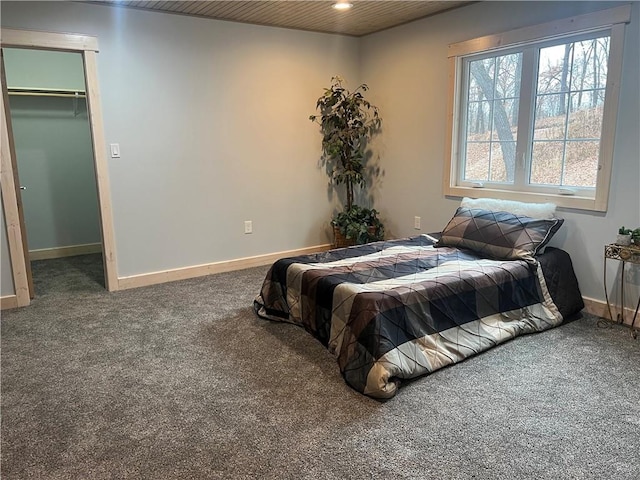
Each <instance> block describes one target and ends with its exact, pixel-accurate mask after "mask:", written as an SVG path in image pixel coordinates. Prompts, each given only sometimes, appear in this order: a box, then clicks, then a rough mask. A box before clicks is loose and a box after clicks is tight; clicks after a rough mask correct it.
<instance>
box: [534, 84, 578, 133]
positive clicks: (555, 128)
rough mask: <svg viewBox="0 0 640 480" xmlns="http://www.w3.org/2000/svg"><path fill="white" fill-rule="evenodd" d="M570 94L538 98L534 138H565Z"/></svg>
mask: <svg viewBox="0 0 640 480" xmlns="http://www.w3.org/2000/svg"><path fill="white" fill-rule="evenodd" d="M568 97H569V95H568V94H566V93H561V94H558V95H541V96H538V98H537V99H536V117H535V121H534V127H533V129H534V130H533V138H534V140H552V139H553V140H560V139H564V135H565V122H566V115H565V112H566V110H567V102H568Z"/></svg>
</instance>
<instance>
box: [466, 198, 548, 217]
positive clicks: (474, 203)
mask: <svg viewBox="0 0 640 480" xmlns="http://www.w3.org/2000/svg"><path fill="white" fill-rule="evenodd" d="M460 206H461V207H467V208H480V209H482V210H491V211H494V212H509V213H512V214H513V215H526V216H527V217H531V218H537V219H550V218H555V215H556V205H555V204H554V203H525V202H516V201H514V200H499V199H497V198H468V197H464V198H463V199H462V202H461V203H460Z"/></svg>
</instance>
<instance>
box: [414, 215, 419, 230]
mask: <svg viewBox="0 0 640 480" xmlns="http://www.w3.org/2000/svg"><path fill="white" fill-rule="evenodd" d="M413 228H415V229H416V230H420V217H413Z"/></svg>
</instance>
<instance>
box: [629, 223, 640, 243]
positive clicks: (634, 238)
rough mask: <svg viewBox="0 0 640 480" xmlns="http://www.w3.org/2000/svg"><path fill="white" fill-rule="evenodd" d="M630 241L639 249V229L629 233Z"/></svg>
mask: <svg viewBox="0 0 640 480" xmlns="http://www.w3.org/2000/svg"><path fill="white" fill-rule="evenodd" d="M631 241H632V242H633V244H634V245H635V246H637V247H640V227H638V228H636V229H635V230H634V231H632V232H631Z"/></svg>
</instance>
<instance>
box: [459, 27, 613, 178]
mask: <svg viewBox="0 0 640 480" xmlns="http://www.w3.org/2000/svg"><path fill="white" fill-rule="evenodd" d="M523 51H524V50H523ZM537 58H538V65H537V75H536V77H535V78H534V79H533V80H534V81H535V85H533V90H534V92H535V100H534V101H535V104H534V118H533V126H532V127H529V128H531V129H532V135H531V137H530V138H531V145H530V148H529V149H527V150H528V151H530V152H531V162H530V165H531V166H530V171H529V172H527V178H528V182H529V183H530V184H539V185H554V186H569V187H571V186H576V187H587V188H592V187H595V184H596V176H597V170H598V159H599V158H598V156H599V144H600V138H601V135H602V120H603V117H602V115H603V106H604V99H605V88H606V82H607V63H608V58H609V37H608V36H601V37H597V38H590V39H587V40H582V41H575V42H567V43H561V44H558V45H554V46H550V47H544V48H539V49H538V50H537ZM522 61H523V52H516V53H510V54H506V55H496V56H493V57H488V58H482V59H479V60H470V61H469V63H468V75H469V80H468V90H467V101H466V118H467V123H466V142H465V143H464V159H465V162H464V179H465V180H467V181H480V182H486V181H490V182H504V183H513V182H514V178H515V169H516V147H517V145H516V140H517V135H518V111H519V105H520V101H521V99H520V92H521V89H522V82H523V81H526V80H527V79H522V78H521V74H522ZM525 101H528V100H527V99H525Z"/></svg>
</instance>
